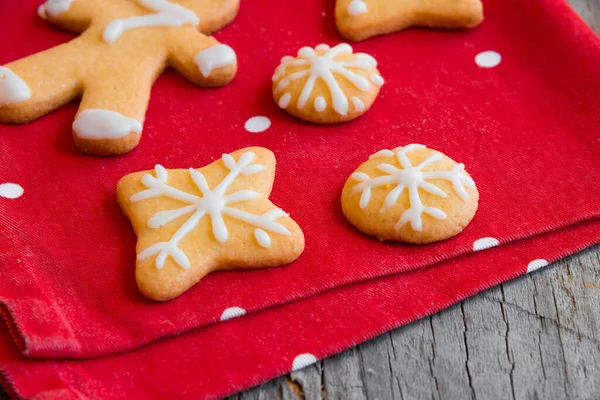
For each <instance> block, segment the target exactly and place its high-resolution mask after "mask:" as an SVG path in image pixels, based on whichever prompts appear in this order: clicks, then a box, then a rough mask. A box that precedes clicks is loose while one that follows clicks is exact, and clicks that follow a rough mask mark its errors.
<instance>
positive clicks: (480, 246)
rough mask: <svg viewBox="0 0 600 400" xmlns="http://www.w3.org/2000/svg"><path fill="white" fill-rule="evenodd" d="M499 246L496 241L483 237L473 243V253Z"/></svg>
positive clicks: (498, 242)
mask: <svg viewBox="0 0 600 400" xmlns="http://www.w3.org/2000/svg"><path fill="white" fill-rule="evenodd" d="M499 244H500V241H498V239H496V238H493V237H484V238H481V239H477V240H476V241H474V242H473V251H479V250H485V249H489V248H491V247H496V246H498V245H499Z"/></svg>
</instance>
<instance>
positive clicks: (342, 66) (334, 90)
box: [272, 43, 377, 115]
mask: <svg viewBox="0 0 600 400" xmlns="http://www.w3.org/2000/svg"><path fill="white" fill-rule="evenodd" d="M315 49H316V51H318V52H319V53H322V54H321V55H317V53H316V52H315V50H313V49H312V48H310V47H303V48H301V49H300V50H299V51H298V57H297V58H292V57H284V58H283V59H282V60H281V64H280V65H279V66H278V67H277V69H276V70H275V74H274V75H273V77H272V80H273V82H277V81H278V83H277V86H276V87H275V93H276V94H277V93H279V92H281V91H283V90H285V89H286V88H287V87H288V86H289V85H290V83H291V82H293V81H295V80H298V79H303V78H307V79H306V82H305V83H304V86H303V88H302V92H301V93H300V96H299V97H298V103H297V107H298V108H299V109H301V108H303V107H304V106H305V105H306V102H307V101H308V98H309V97H310V95H311V94H312V92H313V89H314V86H315V82H316V80H317V79H321V80H323V82H325V84H326V85H327V88H328V89H329V93H330V94H331V101H332V106H333V109H334V110H335V111H336V112H337V113H338V114H340V115H346V114H347V113H348V107H349V102H348V98H347V97H346V95H345V93H344V91H343V90H342V88H341V86H340V84H339V82H338V80H337V78H336V76H335V75H334V73H335V74H337V75H339V76H341V77H343V78H345V79H346V80H348V82H350V83H352V84H353V85H354V86H355V87H357V88H358V89H360V90H361V91H364V92H366V91H368V90H369V87H370V83H369V81H368V80H367V79H366V78H365V77H363V76H360V75H358V74H356V73H355V72H354V71H353V69H358V70H370V69H373V68H375V67H377V61H375V59H374V58H373V57H371V56H370V55H368V54H364V53H357V54H355V58H354V60H352V61H337V60H336V59H335V58H336V57H338V56H339V55H342V54H352V47H351V46H350V45H348V44H345V43H342V44H338V45H337V46H335V47H332V48H330V47H329V46H327V45H324V44H320V45H318V46H317V47H316V48H315ZM288 67H301V69H300V70H298V71H296V72H293V73H292V74H290V75H288V76H285V75H286V69H287V68H288ZM288 94H289V93H286V94H284V95H283V97H282V98H281V99H280V101H279V106H280V107H281V108H286V107H287V106H288V105H289V101H290V97H291V94H290V95H289V96H288ZM284 97H285V100H284V101H283V105H282V101H281V100H283V98H284ZM323 101H325V99H323ZM322 105H323V102H322V101H320V100H319V101H318V102H317V101H316V100H315V102H314V104H313V106H314V107H315V109H316V110H317V111H321V110H319V108H321V107H322ZM317 107H319V108H317Z"/></svg>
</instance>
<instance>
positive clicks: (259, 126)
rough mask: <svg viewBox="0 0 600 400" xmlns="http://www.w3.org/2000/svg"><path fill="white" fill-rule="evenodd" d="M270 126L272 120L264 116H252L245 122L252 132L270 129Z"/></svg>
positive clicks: (245, 125)
mask: <svg viewBox="0 0 600 400" xmlns="http://www.w3.org/2000/svg"><path fill="white" fill-rule="evenodd" d="M270 126H271V120H270V119H269V118H267V117H263V116H256V117H252V118H250V119H248V121H246V123H245V124H244V128H246V130H247V131H248V132H252V133H258V132H264V131H266V130H267V129H269V127H270Z"/></svg>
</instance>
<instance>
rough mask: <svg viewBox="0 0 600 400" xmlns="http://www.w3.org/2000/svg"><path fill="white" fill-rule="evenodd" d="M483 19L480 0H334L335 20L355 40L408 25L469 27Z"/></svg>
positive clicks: (350, 38)
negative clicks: (335, 0)
mask: <svg viewBox="0 0 600 400" xmlns="http://www.w3.org/2000/svg"><path fill="white" fill-rule="evenodd" d="M482 21H483V4H482V3H481V0H337V2H336V5H335V22H336V25H337V28H338V31H339V32H340V34H341V35H342V36H344V37H345V38H346V39H348V40H353V41H358V40H364V39H367V38H370V37H372V36H376V35H382V34H386V33H391V32H397V31H400V30H402V29H405V28H408V27H410V26H421V27H426V28H472V27H474V26H477V25H479V24H480V23H481V22H482Z"/></svg>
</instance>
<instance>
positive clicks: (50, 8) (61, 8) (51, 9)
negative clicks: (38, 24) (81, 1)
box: [37, 0, 75, 19]
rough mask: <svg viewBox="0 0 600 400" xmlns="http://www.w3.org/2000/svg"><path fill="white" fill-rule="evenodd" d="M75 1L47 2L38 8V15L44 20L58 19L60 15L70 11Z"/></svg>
mask: <svg viewBox="0 0 600 400" xmlns="http://www.w3.org/2000/svg"><path fill="white" fill-rule="evenodd" d="M73 1H75V0H47V1H46V2H45V3H44V4H42V5H41V6H39V7H38V10H37V11H38V15H39V16H40V17H41V18H43V19H48V17H51V18H57V17H58V16H59V15H60V14H62V13H64V12H65V11H68V10H69V8H70V7H71V4H73Z"/></svg>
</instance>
